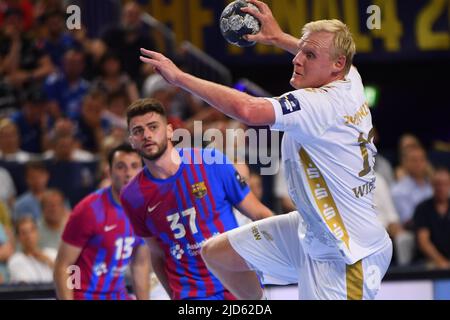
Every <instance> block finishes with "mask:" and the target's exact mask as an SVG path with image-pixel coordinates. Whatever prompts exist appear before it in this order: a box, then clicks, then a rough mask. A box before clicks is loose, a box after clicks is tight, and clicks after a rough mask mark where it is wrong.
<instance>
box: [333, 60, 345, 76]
mask: <svg viewBox="0 0 450 320" xmlns="http://www.w3.org/2000/svg"><path fill="white" fill-rule="evenodd" d="M346 62H347V58H346V57H345V56H339V57H338V58H337V59H336V60H335V61H334V63H333V72H335V73H339V72H341V71H342V70H344V69H345V63H346Z"/></svg>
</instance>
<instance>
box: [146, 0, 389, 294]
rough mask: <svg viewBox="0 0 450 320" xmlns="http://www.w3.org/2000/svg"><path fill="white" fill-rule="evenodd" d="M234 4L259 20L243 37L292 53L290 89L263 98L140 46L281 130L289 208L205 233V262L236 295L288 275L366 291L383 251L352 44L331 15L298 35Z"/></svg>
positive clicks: (203, 89)
mask: <svg viewBox="0 0 450 320" xmlns="http://www.w3.org/2000/svg"><path fill="white" fill-rule="evenodd" d="M248 2H249V3H252V4H254V5H256V6H257V7H258V9H259V12H258V11H256V10H254V9H251V8H245V9H242V10H243V11H245V12H248V13H250V14H252V15H254V16H255V17H256V18H258V19H259V20H260V21H261V24H262V28H261V31H260V32H259V33H258V34H256V35H251V36H248V40H250V41H257V42H260V43H263V44H267V45H275V46H277V47H280V48H282V49H284V50H286V51H289V52H290V53H292V54H294V55H295V58H294V59H293V65H294V71H293V75H292V79H291V81H290V84H291V85H292V87H293V88H294V89H295V90H294V91H292V92H288V93H286V94H284V95H283V96H281V97H278V98H272V99H266V98H258V97H252V96H249V95H247V94H245V93H242V92H239V91H236V90H233V89H230V88H227V87H224V86H221V85H218V84H215V83H212V82H209V81H205V80H202V79H199V78H197V77H194V76H192V75H190V74H187V73H185V72H183V71H181V70H180V69H179V68H178V67H176V66H175V65H174V64H173V63H172V61H170V60H169V59H167V58H166V57H164V56H163V55H161V54H160V53H157V52H153V51H149V50H145V49H143V50H141V54H142V57H141V60H142V61H143V62H145V63H149V64H151V65H152V66H153V67H154V68H155V70H156V71H157V72H159V73H160V74H161V75H162V76H163V77H164V78H165V79H166V80H167V81H168V82H170V83H171V84H173V85H176V86H178V87H180V88H183V89H184V90H186V91H188V92H191V93H193V94H195V95H197V96H198V97H200V98H201V99H203V100H204V101H206V102H207V103H208V104H210V105H211V106H213V107H215V108H216V109H218V110H219V111H221V112H223V113H225V114H226V115H228V116H230V117H232V118H234V119H237V120H239V121H242V122H244V123H246V124H248V125H253V126H260V125H270V126H271V129H272V130H279V131H284V132H285V134H284V138H283V142H282V160H283V162H284V165H285V168H286V170H285V173H286V177H285V178H286V183H287V185H288V190H289V194H290V196H291V198H292V200H293V201H294V203H295V205H296V208H297V210H298V211H294V212H291V213H289V214H286V215H281V216H276V217H272V218H268V219H265V220H261V221H258V222H254V223H252V224H249V225H246V226H243V227H241V228H238V229H235V230H232V231H230V232H227V233H224V234H222V235H220V236H217V237H215V238H213V239H210V240H209V241H208V242H207V243H206V244H205V245H204V246H203V249H202V256H203V259H204V260H205V262H206V263H207V266H208V268H209V269H210V270H211V271H212V272H213V273H214V274H215V275H216V276H217V277H218V278H219V279H220V280H221V281H222V283H223V284H224V285H225V286H226V287H227V288H228V289H229V290H230V291H231V292H232V293H233V294H234V295H235V296H237V297H238V298H240V299H249V300H250V299H252V300H254V299H263V298H264V297H265V295H264V292H263V289H261V286H260V282H259V280H260V279H261V280H262V281H263V282H265V283H278V284H287V283H298V286H299V298H300V299H373V298H374V297H375V296H376V294H377V292H378V290H379V287H380V284H381V280H382V278H383V276H384V274H385V273H386V270H387V268H388V267H389V264H390V261H391V257H392V243H391V241H390V239H389V236H388V234H387V232H386V231H385V229H384V228H383V226H382V225H381V224H380V222H379V221H378V219H377V217H376V212H375V209H374V205H373V190H374V188H375V175H374V170H373V166H374V161H375V160H374V156H375V154H376V148H375V145H374V144H373V126H372V118H371V115H370V110H369V108H368V105H367V103H366V99H365V97H364V90H363V84H362V80H361V77H360V75H359V73H358V71H357V70H356V69H355V68H354V67H353V66H352V60H353V56H354V55H355V52H356V47H355V43H354V40H353V38H352V36H351V33H350V31H349V29H348V28H347V26H346V25H345V24H343V23H342V22H341V21H339V20H320V21H314V22H311V23H308V24H306V25H305V26H304V28H303V30H302V37H301V39H297V38H295V37H293V36H291V35H288V34H286V33H284V32H283V31H282V30H281V28H280V27H279V25H278V23H277V22H276V20H275V19H274V17H273V14H272V12H271V10H270V9H269V7H268V6H267V5H266V4H265V3H263V2H261V1H256V0H248Z"/></svg>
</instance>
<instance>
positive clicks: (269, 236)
mask: <svg viewBox="0 0 450 320" xmlns="http://www.w3.org/2000/svg"><path fill="white" fill-rule="evenodd" d="M261 233H262V235H263V236H264V238H266V240H267V241H273V237H272V235H271V234H270V233H268V232H267V231H265V230H262V231H261Z"/></svg>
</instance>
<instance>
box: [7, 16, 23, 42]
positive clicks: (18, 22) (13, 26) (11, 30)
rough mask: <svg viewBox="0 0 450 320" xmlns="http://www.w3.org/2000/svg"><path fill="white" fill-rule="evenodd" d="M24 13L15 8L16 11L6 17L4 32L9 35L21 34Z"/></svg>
mask: <svg viewBox="0 0 450 320" xmlns="http://www.w3.org/2000/svg"><path fill="white" fill-rule="evenodd" d="M22 20H23V19H22V14H21V13H20V11H17V10H14V13H10V14H7V15H6V16H5V18H4V23H3V32H4V33H5V34H6V36H8V37H15V36H20V32H21V31H22V26H23V24H22Z"/></svg>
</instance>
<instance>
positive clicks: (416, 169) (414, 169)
mask: <svg viewBox="0 0 450 320" xmlns="http://www.w3.org/2000/svg"><path fill="white" fill-rule="evenodd" d="M402 165H403V167H404V168H405V170H406V172H407V173H408V174H409V175H410V176H411V177H413V178H416V179H423V178H425V177H426V176H427V167H428V161H427V156H426V154H425V150H424V149H422V148H420V147H410V148H408V149H407V150H405V151H404V153H403V159H402Z"/></svg>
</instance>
